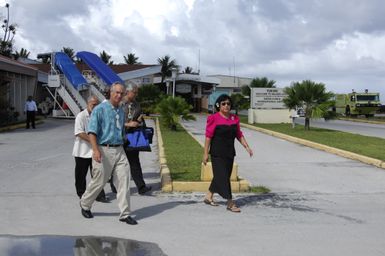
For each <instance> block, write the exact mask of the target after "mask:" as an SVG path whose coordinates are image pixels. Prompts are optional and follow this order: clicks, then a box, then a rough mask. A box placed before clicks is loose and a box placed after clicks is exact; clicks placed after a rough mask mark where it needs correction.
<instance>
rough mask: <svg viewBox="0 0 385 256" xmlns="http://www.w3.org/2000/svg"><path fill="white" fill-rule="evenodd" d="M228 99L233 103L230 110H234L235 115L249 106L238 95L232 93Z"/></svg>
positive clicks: (244, 99)
mask: <svg viewBox="0 0 385 256" xmlns="http://www.w3.org/2000/svg"><path fill="white" fill-rule="evenodd" d="M230 97H231V102H232V103H233V106H232V108H233V109H234V110H235V114H236V115H238V112H239V111H240V110H242V109H247V108H248V107H249V106H250V104H249V101H248V100H247V99H246V98H245V96H243V95H242V94H240V93H233V94H231V96H230Z"/></svg>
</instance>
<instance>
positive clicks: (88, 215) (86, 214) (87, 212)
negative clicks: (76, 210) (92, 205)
mask: <svg viewBox="0 0 385 256" xmlns="http://www.w3.org/2000/svg"><path fill="white" fill-rule="evenodd" d="M82 215H83V217H84V218H86V219H91V218H93V217H94V215H92V212H91V211H90V210H84V209H83V208H82Z"/></svg>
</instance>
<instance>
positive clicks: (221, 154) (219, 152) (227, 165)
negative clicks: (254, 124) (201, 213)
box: [203, 94, 253, 212]
mask: <svg viewBox="0 0 385 256" xmlns="http://www.w3.org/2000/svg"><path fill="white" fill-rule="evenodd" d="M215 109H216V110H217V112H216V113H215V114H212V115H210V116H209V117H208V118H207V124H206V140H205V148H204V154H203V163H204V164H206V163H207V162H208V159H209V154H210V157H211V162H212V167H213V179H212V181H211V184H210V187H209V191H208V192H207V194H206V197H205V199H204V202H205V203H206V204H208V205H211V206H218V204H217V203H215V202H214V201H213V196H214V193H218V194H219V195H220V196H222V197H223V198H225V199H227V207H226V208H227V210H229V211H232V212H241V210H240V209H239V208H238V206H237V205H236V204H235V203H234V201H233V200H232V194H231V183H230V176H231V171H232V169H233V162H234V157H235V148H234V140H235V138H237V140H238V141H239V142H240V143H241V144H242V145H243V146H244V147H245V149H246V150H247V152H248V153H249V155H250V157H251V156H252V155H253V151H252V150H251V149H250V147H249V145H248V144H247V142H246V140H245V137H244V136H243V134H242V132H241V130H240V125H239V118H238V116H236V115H234V114H231V113H230V110H231V98H230V97H229V96H228V95H226V94H222V95H221V96H219V97H218V99H217V100H216V102H215Z"/></svg>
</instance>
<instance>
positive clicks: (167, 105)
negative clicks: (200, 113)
mask: <svg viewBox="0 0 385 256" xmlns="http://www.w3.org/2000/svg"><path fill="white" fill-rule="evenodd" d="M192 108H193V107H192V106H191V105H189V104H187V102H186V101H185V99H183V98H182V97H179V96H178V97H175V98H173V97H171V96H166V97H164V98H163V99H162V100H161V101H160V102H159V104H158V106H157V108H156V109H157V111H159V113H160V115H161V117H162V118H163V120H164V122H165V123H166V125H167V126H168V127H169V128H170V129H171V130H173V131H176V125H177V124H178V123H179V120H180V118H182V119H183V120H195V116H193V115H191V114H190V111H191V109H192Z"/></svg>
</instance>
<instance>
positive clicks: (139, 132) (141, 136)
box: [124, 83, 152, 195]
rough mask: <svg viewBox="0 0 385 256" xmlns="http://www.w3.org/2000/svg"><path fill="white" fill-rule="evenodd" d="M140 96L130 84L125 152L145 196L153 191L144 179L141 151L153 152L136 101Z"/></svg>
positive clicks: (125, 110)
mask: <svg viewBox="0 0 385 256" xmlns="http://www.w3.org/2000/svg"><path fill="white" fill-rule="evenodd" d="M137 95H138V87H137V86H136V85H133V84H131V83H130V84H129V85H128V87H127V94H126V96H125V101H126V103H125V106H124V112H125V115H126V123H125V125H124V126H125V129H126V139H127V142H126V145H125V152H126V155H127V159H128V162H129V163H130V170H131V176H132V179H133V180H134V182H135V185H136V187H137V189H138V193H139V194H140V195H143V194H145V193H147V192H148V191H150V190H151V189H152V187H151V186H147V185H146V183H145V182H144V179H143V173H142V166H141V164H140V160H139V152H140V151H151V147H150V145H149V141H148V139H147V135H146V132H145V131H146V129H148V128H146V127H145V122H144V119H143V116H142V110H141V108H140V105H139V103H138V102H137V101H136V100H135V99H136V96H137Z"/></svg>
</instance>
